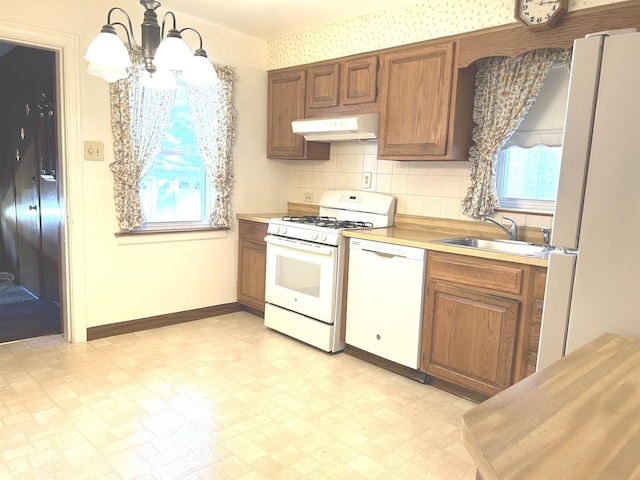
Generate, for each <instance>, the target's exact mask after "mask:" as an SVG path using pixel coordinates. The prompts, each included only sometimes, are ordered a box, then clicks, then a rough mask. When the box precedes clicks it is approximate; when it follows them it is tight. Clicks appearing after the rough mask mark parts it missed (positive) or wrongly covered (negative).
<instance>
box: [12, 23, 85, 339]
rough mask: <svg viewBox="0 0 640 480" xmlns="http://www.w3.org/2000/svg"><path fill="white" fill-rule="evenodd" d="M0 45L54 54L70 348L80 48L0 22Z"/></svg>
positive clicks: (77, 323)
mask: <svg viewBox="0 0 640 480" xmlns="http://www.w3.org/2000/svg"><path fill="white" fill-rule="evenodd" d="M0 41H6V42H9V43H14V44H18V45H23V46H25V47H35V48H41V49H44V50H50V51H53V52H55V57H56V62H55V63H56V72H55V78H56V92H55V96H56V98H55V101H56V104H57V106H58V108H56V121H57V125H58V132H57V134H58V158H59V159H60V161H59V165H58V169H59V171H60V175H59V179H60V181H59V183H58V188H59V189H60V190H59V193H60V195H61V197H62V202H61V209H62V212H61V215H60V217H61V218H62V229H61V231H62V234H61V238H60V290H61V291H60V300H61V302H60V303H61V305H62V309H61V314H62V331H63V336H64V338H65V340H67V341H68V342H71V343H77V342H86V341H87V323H86V295H85V291H84V288H85V287H84V285H85V275H84V268H83V265H82V262H81V261H80V260H79V259H82V258H84V252H85V246H84V245H85V243H84V242H85V240H84V232H83V230H82V227H81V226H82V224H83V222H82V219H83V218H84V211H83V202H82V198H81V196H82V163H81V162H82V141H81V126H82V123H81V118H80V114H81V108H80V58H81V56H80V46H79V38H78V36H76V35H71V34H66V33H62V32H59V31H55V30H48V29H44V28H40V27H35V26H30V25H23V24H17V23H12V22H6V21H2V20H0Z"/></svg>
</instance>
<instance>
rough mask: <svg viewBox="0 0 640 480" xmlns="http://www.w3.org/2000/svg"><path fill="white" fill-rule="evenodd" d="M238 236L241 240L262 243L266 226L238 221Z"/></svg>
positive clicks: (264, 224)
mask: <svg viewBox="0 0 640 480" xmlns="http://www.w3.org/2000/svg"><path fill="white" fill-rule="evenodd" d="M238 223H239V236H240V238H242V239H243V240H253V241H256V242H261V243H264V237H265V236H266V235H267V224H266V223H261V222H252V221H248V220H240V221H239V222H238Z"/></svg>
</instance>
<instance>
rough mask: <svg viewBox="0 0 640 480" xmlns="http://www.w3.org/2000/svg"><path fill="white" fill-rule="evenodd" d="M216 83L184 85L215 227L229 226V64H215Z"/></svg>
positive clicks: (232, 126)
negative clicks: (212, 198)
mask: <svg viewBox="0 0 640 480" xmlns="http://www.w3.org/2000/svg"><path fill="white" fill-rule="evenodd" d="M215 68H216V73H217V74H218V83H217V84H216V85H213V86H210V85H195V84H186V92H187V102H188V103H189V110H190V111H191V121H192V123H193V127H194V131H195V136H196V141H197V142H198V149H199V150H200V158H201V159H202V162H203V164H204V168H205V170H206V172H207V178H208V179H209V181H211V184H212V185H213V188H214V192H215V201H214V205H213V210H212V211H211V213H210V214H209V221H210V222H211V223H212V225H215V226H217V227H229V226H230V225H231V220H232V219H231V191H232V188H233V164H232V156H231V147H232V146H233V144H234V142H235V136H236V110H235V107H234V104H233V87H234V82H235V79H236V75H235V72H234V71H233V69H232V68H231V67H227V66H218V65H215Z"/></svg>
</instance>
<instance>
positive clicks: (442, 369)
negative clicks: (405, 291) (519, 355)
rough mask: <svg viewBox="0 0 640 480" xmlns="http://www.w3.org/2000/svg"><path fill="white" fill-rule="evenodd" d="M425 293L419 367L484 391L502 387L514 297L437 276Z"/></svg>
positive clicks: (507, 380)
mask: <svg viewBox="0 0 640 480" xmlns="http://www.w3.org/2000/svg"><path fill="white" fill-rule="evenodd" d="M427 296H428V298H427V303H426V308H427V316H426V320H427V321H426V325H425V335H424V336H423V358H422V362H423V363H422V367H423V369H424V370H425V371H426V372H427V373H428V374H430V375H433V376H434V377H437V378H441V379H443V380H448V381H451V382H453V383H455V384H457V385H461V386H463V387H467V388H470V389H472V390H475V391H478V392H481V393H485V394H488V395H494V394H496V393H498V392H499V391H501V390H503V389H505V388H507V387H508V386H509V385H510V384H511V378H512V370H513V360H514V354H515V347H516V338H515V336H516V325H517V321H518V315H519V307H520V302H519V301H518V300H514V299H509V298H501V297H498V296H494V295H487V294H483V293H478V292H475V291H472V290H468V289H466V288H461V287H457V286H453V285H447V284H443V283H439V282H430V283H429V286H428V293H427Z"/></svg>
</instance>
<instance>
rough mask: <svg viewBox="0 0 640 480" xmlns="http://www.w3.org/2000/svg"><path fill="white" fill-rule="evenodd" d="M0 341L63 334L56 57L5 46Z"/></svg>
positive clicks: (0, 86) (0, 67) (0, 74)
mask: <svg viewBox="0 0 640 480" xmlns="http://www.w3.org/2000/svg"><path fill="white" fill-rule="evenodd" d="M0 46H2V47H3V48H0V51H3V52H5V54H4V55H2V57H0V209H1V210H0V342H6V341H11V340H19V339H23V338H31V337H36V336H41V335H49V334H55V333H61V332H62V328H61V316H60V234H61V222H62V218H61V208H60V205H61V201H60V188H59V186H60V178H59V169H58V158H57V157H58V134H57V126H56V118H57V117H56V105H55V91H56V90H55V87H56V84H55V81H56V73H55V72H56V68H55V65H56V58H55V53H54V52H52V51H48V50H43V49H36V48H29V47H24V46H9V45H7V44H0Z"/></svg>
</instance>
